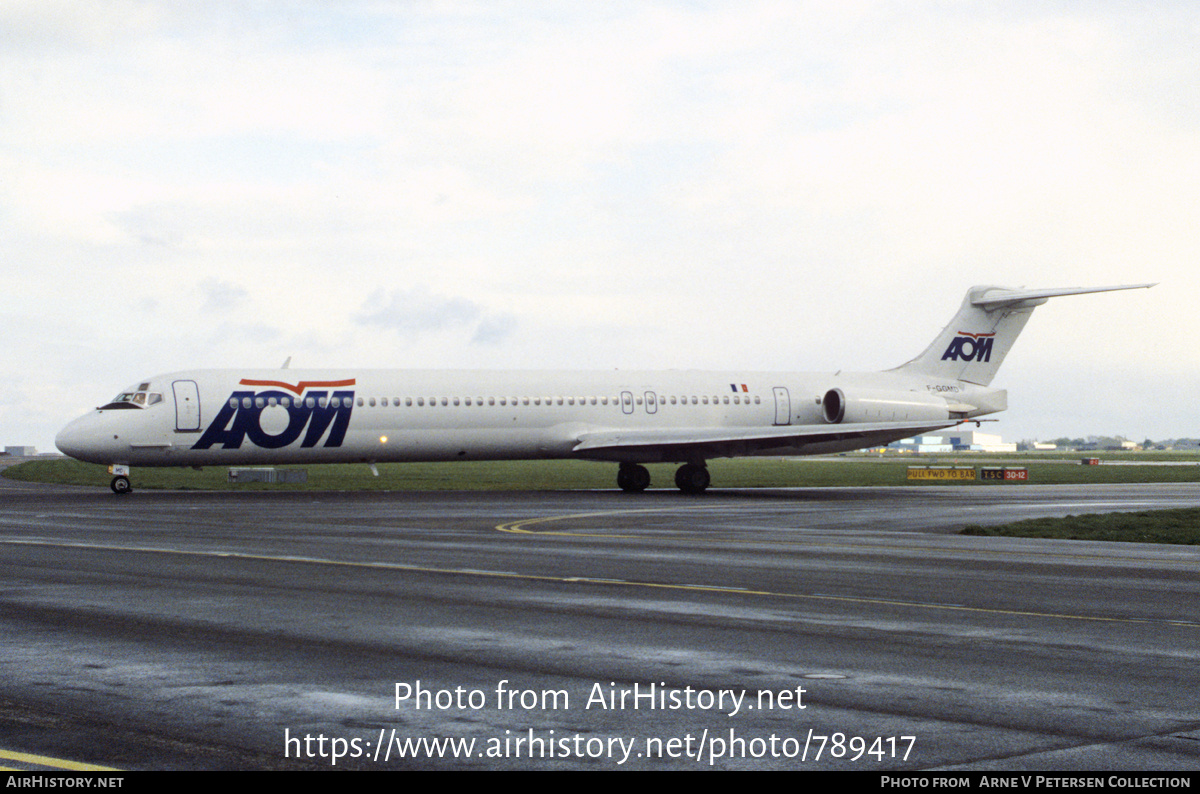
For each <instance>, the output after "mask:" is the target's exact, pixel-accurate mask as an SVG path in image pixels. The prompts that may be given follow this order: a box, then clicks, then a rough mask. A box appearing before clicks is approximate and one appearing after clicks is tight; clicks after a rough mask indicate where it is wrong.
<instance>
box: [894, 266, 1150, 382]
mask: <svg viewBox="0 0 1200 794" xmlns="http://www.w3.org/2000/svg"><path fill="white" fill-rule="evenodd" d="M1152 286H1154V285H1153V284H1129V285H1125V286H1119V287H1068V288H1064V289H1040V290H1031V289H1005V288H1003V287H988V286H982V287H972V288H971V289H969V290H967V296H966V297H965V298H964V299H963V302H962V306H961V307H959V310H958V314H956V315H954V319H953V320H951V321H950V324H949V325H947V326H946V327H945V328H944V329H942V332H941V333H940V334H938V336H937V338H936V339H934V340H933V344H931V345H930V346H929V347H927V348H926V349H925V352H924V353H922V354H921V355H919V356H917V357H916V358H914V359H913V360H912V361H909V362H908V363H906V364H903V365H902V366H900V367H898V368H897V370H898V371H900V372H910V373H914V374H920V375H925V376H928V377H934V378H944V379H946V380H962V381H967V382H968V383H976V384H979V385H980V386H987V385H988V384H989V383H991V382H992V378H994V377H995V376H996V371H997V370H999V369H1000V365H1001V364H1002V363H1004V357H1005V356H1007V355H1008V351H1009V350H1010V349H1011V348H1012V346H1013V342H1015V341H1017V336H1018V335H1019V334H1020V333H1021V330H1022V329H1023V328H1025V323H1027V322H1029V316H1030V315H1031V314H1033V310H1034V309H1035V308H1037V307H1038V306H1041V305H1042V304H1043V303H1045V302H1046V301H1047V300H1048V299H1049V298H1055V297H1059V296H1062V295H1083V294H1086V293H1091V292H1111V291H1113V290H1123V289H1139V288H1146V287H1152Z"/></svg>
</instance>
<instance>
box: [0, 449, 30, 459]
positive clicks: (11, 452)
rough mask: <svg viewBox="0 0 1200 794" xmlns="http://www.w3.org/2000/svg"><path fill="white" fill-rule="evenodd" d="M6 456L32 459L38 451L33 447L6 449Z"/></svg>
mask: <svg viewBox="0 0 1200 794" xmlns="http://www.w3.org/2000/svg"><path fill="white" fill-rule="evenodd" d="M4 454H5V455H8V456H9V457H13V458H32V457H33V456H34V455H36V454H37V450H36V449H34V448H33V447H5V448H4Z"/></svg>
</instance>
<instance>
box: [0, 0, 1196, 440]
mask: <svg viewBox="0 0 1200 794" xmlns="http://www.w3.org/2000/svg"><path fill="white" fill-rule="evenodd" d="M1198 40H1200V5H1198V4H1196V3H1194V2H1182V1H1181V2H1155V3H1137V2H1089V3H1078V2H1061V3H1055V2H1045V1H1042V2H1013V1H1011V0H1004V1H1003V2H979V3H972V2H837V3H831V2H825V1H824V0H822V1H821V2H811V3H806V2H778V1H763V2H754V0H739V1H738V2H728V3H726V2H696V1H692V2H683V1H682V0H681V1H680V2H651V1H648V0H639V1H638V2H612V1H609V2H594V3H589V2H571V3H566V2H544V3H542V2H497V1H496V0H486V1H481V2H468V1H465V0H464V1H463V2H419V1H416V0H414V1H410V2H378V1H374V2H368V1H367V0H363V2H337V3H330V2H214V0H203V1H202V2H199V1H198V2H181V1H180V0H171V1H170V2H167V1H166V0H161V1H159V2H156V1H154V0H150V1H147V2H138V1H137V0H126V1H124V2H120V1H118V2H102V1H101V2H88V3H79V2H74V1H73V0H0V268H3V276H4V290H3V292H2V295H3V298H2V299H0V329H2V332H3V335H4V339H5V344H4V345H3V353H2V354H0V355H3V359H2V361H3V372H4V375H5V377H4V381H3V384H2V385H0V444H10V445H11V444H33V445H36V446H37V447H38V448H39V450H42V451H50V450H52V449H53V438H54V434H55V433H56V432H57V430H58V429H59V428H60V427H61V426H63V425H64V424H66V423H67V421H69V420H70V419H72V418H74V417H75V416H77V415H79V414H81V413H83V412H85V411H86V410H88V409H90V408H92V407H93V406H96V405H98V404H100V403H102V402H104V401H106V400H108V399H109V398H111V397H112V396H113V395H114V394H116V393H117V392H118V391H119V390H120V389H122V388H124V387H126V386H128V385H130V384H133V383H136V382H137V381H138V380H140V379H143V378H146V377H149V376H151V375H154V374H159V373H163V372H169V371H173V370H180V369H189V368H197V367H226V366H236V367H243V366H268V367H277V366H279V365H281V364H282V363H283V361H284V359H286V358H287V357H289V356H291V357H292V362H293V363H292V366H293V367H387V368H390V367H397V368H407V367H414V368H423V367H466V368H479V367H486V368H541V367H548V368H603V369H609V368H617V367H619V368H627V369H628V368H702V369H738V370H780V371H786V370H817V371H821V370H837V369H848V370H873V369H881V368H887V367H891V366H895V365H897V364H900V363H902V362H904V361H906V360H907V359H909V358H911V357H912V356H913V355H915V354H917V353H919V352H920V351H921V350H922V349H924V347H925V346H926V345H927V344H928V343H929V342H930V341H931V340H932V338H933V337H934V335H935V334H936V333H937V332H938V331H939V330H940V329H941V328H942V327H943V326H944V325H945V324H946V323H947V322H948V321H949V320H950V318H951V316H952V315H953V313H954V311H955V310H956V309H957V307H958V305H959V303H960V301H961V299H962V296H963V294H964V293H965V292H966V290H967V289H968V288H969V287H970V286H971V285H973V284H999V285H1004V286H1014V287H1015V286H1027V287H1031V288H1032V287H1061V286H1077V285H1104V284H1121V283H1133V282H1148V281H1153V282H1161V284H1160V285H1159V286H1158V287H1155V288H1154V289H1152V290H1149V291H1138V292H1129V293H1114V294H1106V295H1090V296H1080V297H1071V298H1059V299H1055V300H1053V301H1051V302H1050V303H1049V304H1047V305H1046V306H1043V307H1041V308H1039V309H1038V310H1037V312H1036V313H1035V315H1034V317H1033V320H1032V321H1031V322H1030V324H1029V326H1028V327H1027V329H1026V331H1025V333H1024V335H1023V336H1022V337H1021V339H1020V341H1018V343H1017V345H1016V347H1015V348H1014V350H1013V352H1012V354H1011V355H1010V356H1009V357H1008V359H1007V361H1006V363H1005V366H1004V368H1003V369H1002V370H1001V371H1000V374H999V376H998V378H997V381H996V383H995V384H994V385H996V386H1000V387H1007V388H1008V389H1009V402H1010V406H1011V408H1010V410H1009V411H1008V412H1006V413H1004V414H1000V415H999V418H1000V420H1001V421H1000V422H998V423H995V424H991V425H985V428H987V429H988V430H990V431H992V432H999V433H1001V434H1003V435H1004V436H1005V438H1006V439H1008V440H1018V439H1022V438H1033V437H1040V438H1047V437H1053V436H1058V435H1071V436H1078V435H1087V434H1123V435H1126V436H1129V437H1131V438H1135V439H1136V440H1139V441H1140V440H1141V439H1143V438H1145V437H1151V438H1164V437H1172V436H1200V422H1198V419H1200V400H1197V399H1196V396H1197V393H1198V391H1200V367H1198V366H1197V365H1198V364H1200V345H1198V344H1197V339H1198V338H1200V333H1198V331H1200V320H1197V316H1198V313H1197V307H1196V304H1197V302H1198V298H1200V267H1197V265H1198V264H1200V237H1198V230H1200V58H1197V57H1196V42H1197V41H1198Z"/></svg>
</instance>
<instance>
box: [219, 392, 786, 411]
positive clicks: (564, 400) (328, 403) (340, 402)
mask: <svg viewBox="0 0 1200 794" xmlns="http://www.w3.org/2000/svg"><path fill="white" fill-rule="evenodd" d="M651 398H652V399H651V400H650V402H651V403H652V404H656V405H750V404H751V403H752V402H753V404H754V405H759V404H761V403H762V398H761V397H757V396H755V397H753V398H752V397H751V396H750V395H748V394H747V395H745V396H743V395H740V394H735V395H733V396H732V397H730V396H729V395H725V396H713V397H709V396H708V395H704V396H695V395H693V396H690V397H678V396H675V397H666V396H662V395H651ZM352 399H353V398H351V397H331V398H327V397H322V398H320V399H316V398H313V397H307V398H305V399H304V407H306V408H316V407H317V406H320V407H321V408H342V407H346V408H349V407H350V406H351V404H352V403H351V400H352ZM656 401H657V402H656ZM625 402H626V404H627V405H634V404H636V405H644V404H645V402H646V398H643V397H632V396H630V397H626V399H625ZM296 403H297V404H300V400H299V399H297V400H296ZM389 404H390V405H392V406H393V407H396V408H399V407H400V406H401V405H404V406H406V407H412V406H417V407H424V406H426V405H428V406H436V405H443V406H450V405H473V406H484V405H489V406H495V405H501V406H507V405H616V406H619V405H621V398H620V397H488V398H486V400H485V399H484V398H483V397H429V398H425V397H405V398H404V399H403V400H401V398H399V397H392V398H390V400H389V398H387V397H382V398H380V399H378V400H376V399H375V398H374V397H367V398H364V397H359V398H358V406H359V407H360V408H362V407H367V406H369V407H371V408H375V407H376V406H380V407H384V408H386V407H387V406H388V405H389ZM276 405H278V406H282V407H284V408H290V407H291V405H292V399H291V398H290V397H255V398H254V399H253V400H251V398H249V397H243V398H242V399H241V407H242V408H251V407H257V408H266V407H274V406H276ZM229 407H230V408H237V407H238V400H237V398H236V397H233V398H230V400H229Z"/></svg>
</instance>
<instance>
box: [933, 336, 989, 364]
mask: <svg viewBox="0 0 1200 794" xmlns="http://www.w3.org/2000/svg"><path fill="white" fill-rule="evenodd" d="M995 337H996V334H995V333H990V334H969V333H967V332H966V331H959V332H958V336H956V337H954V341H952V342H951V343H950V346H949V347H947V348H946V352H945V353H943V354H942V361H991V360H992V343H993V342H995V341H996V339H995Z"/></svg>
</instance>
